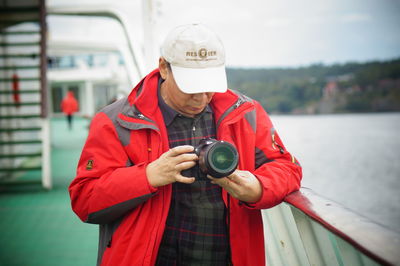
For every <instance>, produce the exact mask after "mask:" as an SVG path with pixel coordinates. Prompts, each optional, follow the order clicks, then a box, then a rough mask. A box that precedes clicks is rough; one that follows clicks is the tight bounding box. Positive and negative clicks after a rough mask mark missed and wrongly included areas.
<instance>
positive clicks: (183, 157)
mask: <svg viewBox="0 0 400 266" xmlns="http://www.w3.org/2000/svg"><path fill="white" fill-rule="evenodd" d="M198 159H199V158H198V157H197V155H196V154H194V153H184V154H180V155H178V156H175V158H174V159H173V160H174V162H175V163H176V164H179V163H182V162H189V161H190V162H192V161H197V160H198Z"/></svg>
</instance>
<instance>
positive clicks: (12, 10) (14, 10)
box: [0, 6, 40, 14]
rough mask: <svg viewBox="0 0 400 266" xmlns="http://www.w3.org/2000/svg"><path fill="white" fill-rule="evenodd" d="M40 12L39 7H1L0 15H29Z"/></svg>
mask: <svg viewBox="0 0 400 266" xmlns="http://www.w3.org/2000/svg"><path fill="white" fill-rule="evenodd" d="M39 10H40V7H39V6H24V7H4V6H3V7H1V9H0V14H1V13H3V14H9V13H29V12H38V11H39Z"/></svg>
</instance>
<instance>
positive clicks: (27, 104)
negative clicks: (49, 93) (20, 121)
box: [0, 102, 40, 107]
mask: <svg viewBox="0 0 400 266" xmlns="http://www.w3.org/2000/svg"><path fill="white" fill-rule="evenodd" d="M18 105H20V106H36V105H40V102H24V103H19V104H18ZM12 106H16V104H15V103H1V104H0V107H12Z"/></svg>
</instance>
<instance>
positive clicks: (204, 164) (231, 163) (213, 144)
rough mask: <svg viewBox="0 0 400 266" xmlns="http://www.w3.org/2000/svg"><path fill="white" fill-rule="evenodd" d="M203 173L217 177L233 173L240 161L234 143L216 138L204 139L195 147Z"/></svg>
mask: <svg viewBox="0 0 400 266" xmlns="http://www.w3.org/2000/svg"><path fill="white" fill-rule="evenodd" d="M195 153H196V154H197V156H199V165H200V169H201V171H202V172H203V173H205V174H208V175H211V176H213V177H216V178H221V177H225V176H228V175H230V174H232V173H233V172H234V171H235V169H236V167H237V166H238V163H239V154H238V152H237V150H236V148H235V146H233V145H232V144H230V143H229V142H226V141H220V140H216V139H211V138H209V139H202V140H201V141H200V144H199V145H198V146H197V147H196V148H195Z"/></svg>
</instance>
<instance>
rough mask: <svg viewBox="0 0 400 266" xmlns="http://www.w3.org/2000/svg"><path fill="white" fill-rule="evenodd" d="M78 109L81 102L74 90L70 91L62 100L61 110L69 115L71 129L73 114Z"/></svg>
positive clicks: (70, 127) (68, 120)
mask: <svg viewBox="0 0 400 266" xmlns="http://www.w3.org/2000/svg"><path fill="white" fill-rule="evenodd" d="M78 110H79V104H78V101H77V100H76V98H75V96H74V93H73V92H72V91H68V92H67V95H66V96H65V97H64V99H63V100H62V101H61V111H62V112H63V113H64V114H65V116H66V117H67V123H68V128H69V130H71V129H72V116H73V114H74V113H75V112H77V111H78Z"/></svg>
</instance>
